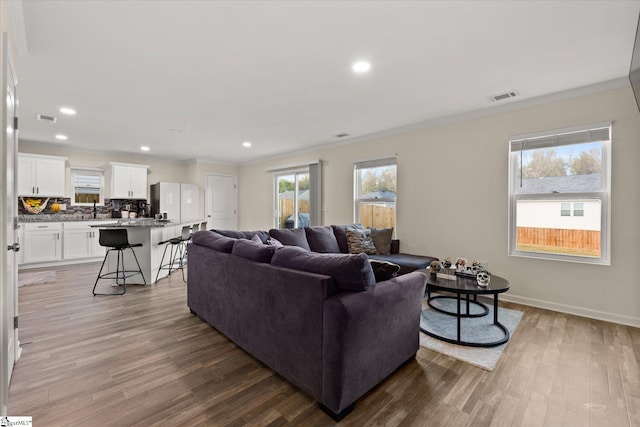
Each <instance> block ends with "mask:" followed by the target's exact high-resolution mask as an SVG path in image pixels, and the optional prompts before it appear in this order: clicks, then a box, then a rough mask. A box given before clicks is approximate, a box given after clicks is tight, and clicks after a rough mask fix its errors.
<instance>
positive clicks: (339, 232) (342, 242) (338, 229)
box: [331, 224, 364, 254]
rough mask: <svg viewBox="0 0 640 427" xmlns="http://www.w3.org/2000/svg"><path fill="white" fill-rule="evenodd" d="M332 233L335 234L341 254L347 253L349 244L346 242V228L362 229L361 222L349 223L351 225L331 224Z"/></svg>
mask: <svg viewBox="0 0 640 427" xmlns="http://www.w3.org/2000/svg"><path fill="white" fill-rule="evenodd" d="M331 228H333V234H334V235H335V236H336V240H337V242H338V247H339V248H340V252H342V253H343V254H348V253H349V244H348V243H347V229H348V228H351V229H358V230H364V227H362V224H351V225H332V226H331Z"/></svg>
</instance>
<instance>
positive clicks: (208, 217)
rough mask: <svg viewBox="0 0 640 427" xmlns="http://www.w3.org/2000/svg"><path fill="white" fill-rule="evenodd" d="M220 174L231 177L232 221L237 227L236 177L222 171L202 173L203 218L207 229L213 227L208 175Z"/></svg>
mask: <svg viewBox="0 0 640 427" xmlns="http://www.w3.org/2000/svg"><path fill="white" fill-rule="evenodd" d="M212 176H221V177H225V178H233V186H234V190H235V191H234V200H233V205H234V208H233V209H234V212H233V216H234V223H235V225H236V226H235V228H238V177H237V176H236V175H231V174H224V173H205V174H204V220H205V221H206V222H207V229H211V228H213V223H212V221H213V188H211V186H210V185H209V177H212Z"/></svg>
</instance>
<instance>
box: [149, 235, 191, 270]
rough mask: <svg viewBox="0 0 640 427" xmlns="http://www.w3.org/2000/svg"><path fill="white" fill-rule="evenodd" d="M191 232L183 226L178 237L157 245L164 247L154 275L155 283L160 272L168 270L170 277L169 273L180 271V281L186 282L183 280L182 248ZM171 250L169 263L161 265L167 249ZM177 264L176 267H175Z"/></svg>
mask: <svg viewBox="0 0 640 427" xmlns="http://www.w3.org/2000/svg"><path fill="white" fill-rule="evenodd" d="M190 232H191V226H190V225H185V226H183V227H182V233H181V234H180V236H178V237H172V238H171V239H167V240H163V241H162V242H160V243H158V246H160V245H165V246H164V251H163V252H162V259H161V260H160V268H158V273H157V274H156V282H157V281H158V277H160V271H161V270H169V274H168V275H167V277H168V276H170V275H171V272H172V271H174V270H180V271H182V281H183V282H186V280H185V279H184V255H185V254H184V246H185V244H186V242H187V241H189V238H190V235H189V234H190ZM168 248H171V250H170V251H169V262H168V263H167V264H163V262H164V257H165V255H166V254H167V249H168ZM176 264H177V267H176Z"/></svg>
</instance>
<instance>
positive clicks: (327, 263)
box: [271, 246, 376, 292]
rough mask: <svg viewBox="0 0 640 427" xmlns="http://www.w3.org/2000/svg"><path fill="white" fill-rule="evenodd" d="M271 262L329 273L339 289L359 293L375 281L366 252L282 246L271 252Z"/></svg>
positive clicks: (280, 265) (314, 271)
mask: <svg viewBox="0 0 640 427" xmlns="http://www.w3.org/2000/svg"><path fill="white" fill-rule="evenodd" d="M271 264H273V265H277V266H279V267H285V268H291V269H294V270H302V271H306V272H309V273H316V274H324V275H327V276H331V277H332V278H333V281H334V282H335V284H336V288H338V290H340V291H350V292H361V291H366V290H367V289H370V288H372V287H373V286H375V284H376V279H375V277H374V275H373V270H372V269H371V264H370V263H369V259H368V258H367V256H366V255H365V254H354V255H349V254H321V253H316V252H309V251H305V250H304V249H301V248H299V247H295V246H285V247H284V248H280V249H279V250H278V251H277V252H276V253H275V254H274V255H273V258H271Z"/></svg>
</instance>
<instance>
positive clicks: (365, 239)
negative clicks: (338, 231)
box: [346, 229, 377, 254]
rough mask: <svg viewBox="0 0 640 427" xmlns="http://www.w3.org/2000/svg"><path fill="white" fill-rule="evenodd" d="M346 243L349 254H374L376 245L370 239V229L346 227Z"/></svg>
mask: <svg viewBox="0 0 640 427" xmlns="http://www.w3.org/2000/svg"><path fill="white" fill-rule="evenodd" d="M346 234H347V245H348V246H349V253H350V254H376V253H377V252H376V246H375V245H374V244H373V240H372V239H371V230H356V229H347V230H346Z"/></svg>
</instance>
